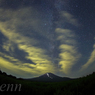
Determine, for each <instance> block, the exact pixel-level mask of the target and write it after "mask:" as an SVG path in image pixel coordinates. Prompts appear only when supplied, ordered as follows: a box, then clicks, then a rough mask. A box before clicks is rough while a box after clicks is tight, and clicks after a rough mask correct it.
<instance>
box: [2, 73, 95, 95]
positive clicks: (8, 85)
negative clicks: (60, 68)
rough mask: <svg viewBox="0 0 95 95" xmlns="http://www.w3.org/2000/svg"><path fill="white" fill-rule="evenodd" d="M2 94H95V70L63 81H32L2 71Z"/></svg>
mask: <svg viewBox="0 0 95 95" xmlns="http://www.w3.org/2000/svg"><path fill="white" fill-rule="evenodd" d="M0 95H95V72H94V73H92V74H90V75H87V76H85V77H82V78H78V79H74V80H69V81H63V82H32V81H27V80H23V79H17V78H16V77H13V76H9V75H7V74H6V73H2V72H0Z"/></svg>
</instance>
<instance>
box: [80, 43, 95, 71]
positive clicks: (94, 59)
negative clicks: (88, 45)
mask: <svg viewBox="0 0 95 95" xmlns="http://www.w3.org/2000/svg"><path fill="white" fill-rule="evenodd" d="M93 62H95V44H94V45H93V51H92V53H91V55H90V57H89V59H88V61H87V62H86V63H85V64H84V65H83V66H82V67H81V69H80V71H83V70H86V69H87V68H88V67H89V65H91V64H93Z"/></svg>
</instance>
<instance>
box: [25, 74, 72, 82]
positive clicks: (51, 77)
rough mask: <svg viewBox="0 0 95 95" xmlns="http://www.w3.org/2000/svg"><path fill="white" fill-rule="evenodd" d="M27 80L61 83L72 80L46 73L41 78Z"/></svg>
mask: <svg viewBox="0 0 95 95" xmlns="http://www.w3.org/2000/svg"><path fill="white" fill-rule="evenodd" d="M27 80H30V81H47V82H60V81H67V80H71V78H68V77H60V76H57V75H55V74H52V73H45V74H43V75H41V76H39V77H35V78H30V79H27Z"/></svg>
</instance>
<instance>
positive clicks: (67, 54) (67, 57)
mask: <svg viewBox="0 0 95 95" xmlns="http://www.w3.org/2000/svg"><path fill="white" fill-rule="evenodd" d="M56 32H57V34H58V38H57V40H59V41H60V42H61V45H60V46H59V49H60V50H61V53H60V54H59V57H60V61H59V65H61V70H60V71H62V72H63V73H65V74H68V73H70V72H71V68H72V66H73V65H74V64H75V63H76V62H77V61H78V60H79V58H80V56H81V54H79V53H78V51H77V47H76V43H77V42H76V40H75V39H74V38H75V35H74V34H73V32H72V31H71V30H69V29H61V28H57V29H56Z"/></svg>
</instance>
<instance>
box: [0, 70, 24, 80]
mask: <svg viewBox="0 0 95 95" xmlns="http://www.w3.org/2000/svg"><path fill="white" fill-rule="evenodd" d="M0 74H1V75H4V76H8V77H10V78H14V79H19V80H23V79H22V78H16V77H15V76H13V75H7V74H6V73H5V72H2V71H1V70H0Z"/></svg>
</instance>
